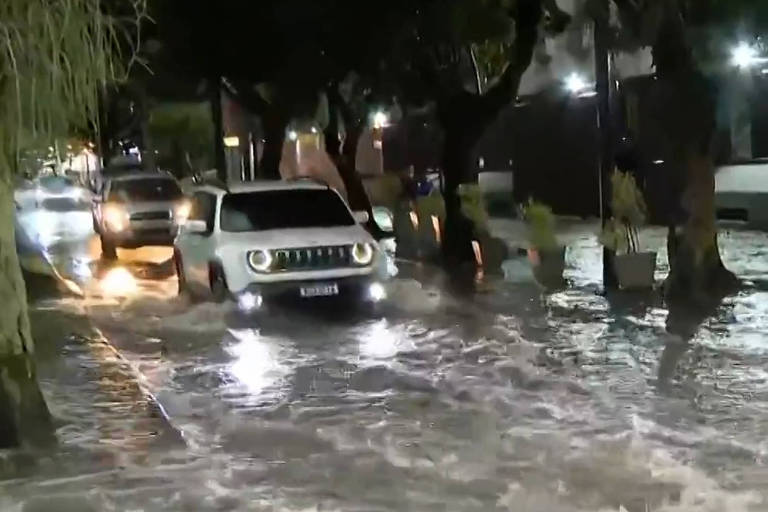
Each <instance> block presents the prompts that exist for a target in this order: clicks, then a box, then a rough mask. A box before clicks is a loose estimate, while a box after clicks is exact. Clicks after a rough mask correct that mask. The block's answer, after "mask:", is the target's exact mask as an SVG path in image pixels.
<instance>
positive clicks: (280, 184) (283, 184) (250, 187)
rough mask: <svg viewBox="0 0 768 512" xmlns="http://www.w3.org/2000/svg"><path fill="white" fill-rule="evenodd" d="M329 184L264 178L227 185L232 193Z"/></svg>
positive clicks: (324, 187) (304, 188) (312, 188)
mask: <svg viewBox="0 0 768 512" xmlns="http://www.w3.org/2000/svg"><path fill="white" fill-rule="evenodd" d="M326 189H328V185H326V184H325V183H319V182H317V181H314V180H311V179H306V180H304V179H301V180H293V181H279V180H263V181H246V182H240V183H232V184H230V185H229V186H228V187H227V190H228V192H229V193H230V194H245V193H248V192H268V191H271V190H326Z"/></svg>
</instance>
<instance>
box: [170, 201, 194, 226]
mask: <svg viewBox="0 0 768 512" xmlns="http://www.w3.org/2000/svg"><path fill="white" fill-rule="evenodd" d="M190 213H192V204H191V203H190V202H189V201H186V200H185V201H182V202H181V203H179V204H178V205H177V206H176V209H175V210H174V211H173V215H174V218H175V219H176V222H177V223H178V224H184V223H185V222H187V219H189V214H190Z"/></svg>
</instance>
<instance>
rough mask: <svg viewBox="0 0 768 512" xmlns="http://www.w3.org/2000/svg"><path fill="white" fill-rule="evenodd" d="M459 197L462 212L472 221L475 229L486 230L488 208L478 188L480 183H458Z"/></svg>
mask: <svg viewBox="0 0 768 512" xmlns="http://www.w3.org/2000/svg"><path fill="white" fill-rule="evenodd" d="M459 198H460V199H461V211H462V213H463V214H464V215H465V216H466V217H467V218H468V219H469V220H471V221H472V222H473V224H474V225H475V228H476V229H477V230H479V231H481V232H487V231H488V209H487V208H486V205H485V197H484V195H483V191H482V190H481V189H480V185H478V184H476V183H464V184H462V185H460V186H459Z"/></svg>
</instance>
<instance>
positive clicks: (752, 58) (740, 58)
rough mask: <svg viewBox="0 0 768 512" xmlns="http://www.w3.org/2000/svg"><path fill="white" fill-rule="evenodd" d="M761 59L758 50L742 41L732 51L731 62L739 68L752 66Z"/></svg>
mask: <svg viewBox="0 0 768 512" xmlns="http://www.w3.org/2000/svg"><path fill="white" fill-rule="evenodd" d="M759 61H760V58H759V57H758V55H757V50H756V49H755V48H754V47H752V46H750V45H749V44H747V43H740V44H739V45H738V46H737V47H736V48H734V49H733V50H732V51H731V64H733V65H734V66H736V67H738V68H742V69H745V68H750V67H752V66H754V65H755V64H757V63H758V62H759Z"/></svg>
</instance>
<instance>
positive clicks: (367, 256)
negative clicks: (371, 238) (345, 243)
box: [352, 243, 374, 266]
mask: <svg viewBox="0 0 768 512" xmlns="http://www.w3.org/2000/svg"><path fill="white" fill-rule="evenodd" d="M373 254H374V251H373V245H371V244H369V243H362V244H360V243H358V244H355V245H353V246H352V261H353V262H354V263H355V265H360V266H365V265H370V264H371V262H373Z"/></svg>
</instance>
